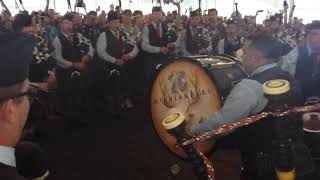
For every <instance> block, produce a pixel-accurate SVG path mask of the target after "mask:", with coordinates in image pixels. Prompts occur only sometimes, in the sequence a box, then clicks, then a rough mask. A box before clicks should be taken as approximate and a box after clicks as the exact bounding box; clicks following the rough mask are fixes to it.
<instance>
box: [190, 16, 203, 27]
mask: <svg viewBox="0 0 320 180" xmlns="http://www.w3.org/2000/svg"><path fill="white" fill-rule="evenodd" d="M190 20H191V21H190V25H191V26H192V27H197V26H199V24H200V23H201V17H200V16H194V17H191V18H190Z"/></svg>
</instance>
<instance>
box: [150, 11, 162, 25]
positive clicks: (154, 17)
mask: <svg viewBox="0 0 320 180" xmlns="http://www.w3.org/2000/svg"><path fill="white" fill-rule="evenodd" d="M152 20H153V21H154V22H156V23H160V22H161V21H162V12H153V13H152Z"/></svg>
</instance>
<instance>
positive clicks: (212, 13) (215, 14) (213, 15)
mask: <svg viewBox="0 0 320 180" xmlns="http://www.w3.org/2000/svg"><path fill="white" fill-rule="evenodd" d="M208 15H209V17H210V18H217V12H216V11H210V12H209V14H208Z"/></svg>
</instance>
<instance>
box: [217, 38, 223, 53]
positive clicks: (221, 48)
mask: <svg viewBox="0 0 320 180" xmlns="http://www.w3.org/2000/svg"><path fill="white" fill-rule="evenodd" d="M218 54H224V39H221V40H220V41H219V43H218Z"/></svg>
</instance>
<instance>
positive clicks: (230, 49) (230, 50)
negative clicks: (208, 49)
mask: <svg viewBox="0 0 320 180" xmlns="http://www.w3.org/2000/svg"><path fill="white" fill-rule="evenodd" d="M236 41H237V42H236V44H231V43H230V42H229V41H228V39H227V37H225V39H224V54H228V55H230V56H235V53H236V51H237V50H239V49H240V48H241V43H240V40H239V39H237V40H236Z"/></svg>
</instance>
